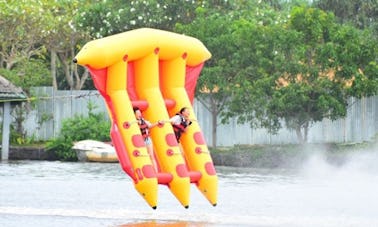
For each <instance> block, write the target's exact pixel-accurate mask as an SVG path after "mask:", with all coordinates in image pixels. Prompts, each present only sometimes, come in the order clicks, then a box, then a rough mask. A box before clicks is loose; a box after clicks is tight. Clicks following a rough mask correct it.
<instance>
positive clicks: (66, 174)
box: [0, 153, 378, 227]
mask: <svg viewBox="0 0 378 227" xmlns="http://www.w3.org/2000/svg"><path fill="white" fill-rule="evenodd" d="M377 161H378V155H377V154H375V153H370V154H368V153H366V154H356V155H354V156H351V157H350V158H349V159H348V161H346V162H345V163H344V164H343V165H342V166H334V165H330V164H328V163H327V161H325V160H324V159H323V158H322V157H321V156H319V157H313V158H311V159H310V160H309V161H308V162H306V163H304V164H303V168H298V169H274V170H271V169H253V168H229V167H219V166H217V167H216V169H217V172H218V175H219V196H218V197H219V201H218V205H217V206H216V207H213V206H211V204H209V203H208V201H207V200H206V199H205V198H204V197H203V196H202V194H201V193H200V192H199V191H198V190H197V188H196V187H195V186H194V185H192V188H191V189H192V190H191V204H190V208H189V209H184V208H183V207H182V206H181V205H180V204H179V202H178V201H177V200H176V199H175V198H174V196H173V195H172V194H171V193H170V191H169V190H168V189H167V188H166V187H165V186H160V187H159V204H158V209H157V210H152V209H151V208H150V207H149V206H148V205H147V204H146V203H145V201H144V200H143V199H142V198H141V197H140V196H139V195H138V194H137V192H136V191H135V190H134V186H133V184H132V182H131V180H130V179H129V177H128V176H127V175H126V174H124V173H123V171H122V170H121V168H120V166H119V164H117V163H65V162H47V161H10V162H0V226H41V227H45V226H112V227H116V226H122V227H131V226H138V227H139V226H191V227H194V226H195V227H213V226H216V227H218V226H224V227H226V226H259V227H260V226H263V227H265V226H269V227H270V226H274V227H275V226H332V227H336V226H337V227H338V226H378V217H377V215H376V212H377V210H378V194H377V191H378V167H377V165H376V163H377Z"/></svg>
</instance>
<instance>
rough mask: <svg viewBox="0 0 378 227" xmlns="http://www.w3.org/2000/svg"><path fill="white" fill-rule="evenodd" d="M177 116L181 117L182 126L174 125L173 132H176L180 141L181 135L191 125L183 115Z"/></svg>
mask: <svg viewBox="0 0 378 227" xmlns="http://www.w3.org/2000/svg"><path fill="white" fill-rule="evenodd" d="M176 115H179V116H180V124H178V125H176V124H174V125H173V131H174V132H175V136H176V139H177V141H180V137H181V134H182V133H183V132H185V128H186V127H188V126H189V125H190V123H189V124H188V123H187V122H186V121H185V118H184V117H183V116H182V115H181V114H176Z"/></svg>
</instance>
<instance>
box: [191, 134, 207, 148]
mask: <svg viewBox="0 0 378 227" xmlns="http://www.w3.org/2000/svg"><path fill="white" fill-rule="evenodd" d="M193 138H194V141H195V142H196V143H197V144H198V145H205V139H204V138H203V134H202V132H195V133H194V134H193Z"/></svg>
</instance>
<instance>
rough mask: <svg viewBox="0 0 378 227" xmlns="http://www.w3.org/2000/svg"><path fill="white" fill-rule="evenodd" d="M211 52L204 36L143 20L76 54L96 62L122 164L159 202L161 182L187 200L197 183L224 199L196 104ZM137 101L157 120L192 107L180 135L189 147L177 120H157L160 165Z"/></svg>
mask: <svg viewBox="0 0 378 227" xmlns="http://www.w3.org/2000/svg"><path fill="white" fill-rule="evenodd" d="M210 57H211V54H210V52H209V51H208V50H207V49H206V47H205V46H204V45H203V44H202V42H200V41H199V40H198V39H195V38H193V37H189V36H185V35H180V34H176V33H173V32H168V31H162V30H158V29H151V28H140V29H136V30H132V31H127V32H124V33H120V34H116V35H112V36H108V37H105V38H102V39H98V40H93V41H90V42H88V43H87V44H85V46H84V47H83V48H82V49H81V50H80V52H79V53H78V54H77V56H76V57H75V59H74V62H75V63H77V64H79V65H83V66H85V67H87V68H88V70H89V71H90V73H91V76H92V78H93V81H94V84H95V86H96V88H97V89H98V90H99V92H100V94H101V95H102V96H103V98H104V99H105V101H106V104H107V108H108V110H109V115H110V117H111V119H112V127H111V132H110V135H111V138H112V142H113V144H114V146H115V149H116V152H117V156H118V159H119V161H120V164H121V166H122V169H123V170H124V171H125V172H126V173H127V174H128V175H129V176H130V177H131V178H132V179H133V182H134V185H135V188H136V190H137V191H138V192H139V193H140V195H141V196H142V197H143V198H144V199H145V201H146V202H147V203H148V204H149V205H150V206H151V207H152V208H154V209H156V206H157V200H158V199H157V198H158V185H159V184H160V185H167V186H168V188H169V190H170V191H171V192H172V194H173V195H174V196H175V197H176V198H177V200H178V201H179V202H180V203H181V204H182V205H183V206H184V207H185V208H188V207H189V202H190V185H191V183H193V184H195V185H196V186H197V188H198V189H199V190H200V191H201V193H202V194H203V195H204V196H205V197H206V198H207V200H208V201H209V202H210V203H211V204H212V205H214V206H215V205H216V204H217V191H218V178H217V174H216V171H215V168H214V165H213V162H212V159H211V156H210V153H209V150H208V148H207V145H206V142H205V139H204V137H203V134H202V132H201V129H200V126H199V125H198V122H197V121H196V116H195V113H194V112H193V109H192V103H193V98H194V90H195V86H196V82H197V78H198V76H199V74H200V72H201V70H202V67H203V64H204V62H205V61H206V60H207V59H209V58H210ZM133 106H138V107H139V108H140V109H142V110H143V115H144V116H145V117H146V119H148V120H149V121H151V122H157V121H158V120H168V119H169V118H170V117H172V116H173V115H175V114H176V113H177V112H178V111H179V110H180V109H181V108H182V107H190V108H189V109H190V111H191V115H190V116H191V119H192V122H193V123H192V124H191V125H190V126H189V127H188V128H187V131H186V132H185V133H184V135H183V136H182V138H181V139H180V142H181V145H182V150H183V154H181V150H180V147H179V144H178V143H177V141H176V138H175V135H174V131H173V127H172V125H171V124H167V123H166V124H163V125H160V126H159V127H154V128H152V129H151V138H152V141H153V145H154V153H155V159H156V161H157V164H158V170H157V171H156V170H155V168H154V167H153V164H152V161H151V159H150V157H149V155H148V152H147V149H146V147H145V145H144V140H143V138H142V135H141V133H140V129H139V126H138V124H137V123H136V119H135V116H134V112H133Z"/></svg>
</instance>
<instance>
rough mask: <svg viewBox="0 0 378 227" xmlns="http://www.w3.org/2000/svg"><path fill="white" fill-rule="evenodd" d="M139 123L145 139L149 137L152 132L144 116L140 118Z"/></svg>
mask: <svg viewBox="0 0 378 227" xmlns="http://www.w3.org/2000/svg"><path fill="white" fill-rule="evenodd" d="M138 125H139V128H140V132H141V133H142V136H143V139H147V138H148V136H149V134H150V133H149V130H148V125H147V123H146V121H145V120H144V119H143V118H141V119H140V120H138Z"/></svg>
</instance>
